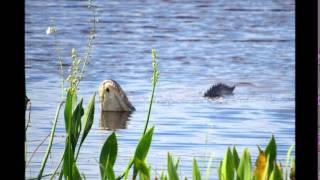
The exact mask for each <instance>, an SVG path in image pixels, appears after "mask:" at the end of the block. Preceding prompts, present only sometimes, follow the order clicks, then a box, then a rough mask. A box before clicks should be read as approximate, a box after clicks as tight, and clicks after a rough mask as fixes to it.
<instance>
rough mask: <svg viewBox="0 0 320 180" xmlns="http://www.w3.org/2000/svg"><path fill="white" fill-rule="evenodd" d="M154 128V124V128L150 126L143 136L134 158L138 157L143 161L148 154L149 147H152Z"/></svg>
mask: <svg viewBox="0 0 320 180" xmlns="http://www.w3.org/2000/svg"><path fill="white" fill-rule="evenodd" d="M153 130H154V126H153V127H152V128H150V129H149V130H148V131H147V132H146V134H144V135H143V136H142V138H141V139H140V141H139V143H138V145H137V148H136V151H135V154H134V158H137V159H139V160H141V161H143V160H144V159H145V158H146V157H147V154H148V151H149V148H150V144H151V141H152V136H153Z"/></svg>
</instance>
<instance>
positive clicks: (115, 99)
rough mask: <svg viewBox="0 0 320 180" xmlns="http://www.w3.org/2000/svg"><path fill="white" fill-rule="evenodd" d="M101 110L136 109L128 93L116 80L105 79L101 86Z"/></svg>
mask: <svg viewBox="0 0 320 180" xmlns="http://www.w3.org/2000/svg"><path fill="white" fill-rule="evenodd" d="M99 97H100V103H101V111H134V110H135V108H134V107H133V106H132V104H131V103H130V101H129V99H128V97H127V95H126V94H125V92H124V91H123V90H122V88H121V87H120V85H119V84H118V83H117V82H116V81H114V80H104V81H103V82H102V83H101V84H100V87H99Z"/></svg>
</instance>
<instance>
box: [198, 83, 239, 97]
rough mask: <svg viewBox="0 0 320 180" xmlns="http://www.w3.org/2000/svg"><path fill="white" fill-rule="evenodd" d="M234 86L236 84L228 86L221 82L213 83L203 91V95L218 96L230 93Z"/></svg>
mask: <svg viewBox="0 0 320 180" xmlns="http://www.w3.org/2000/svg"><path fill="white" fill-rule="evenodd" d="M235 87H236V86H228V85H225V84H222V83H219V84H215V85H212V87H211V88H210V89H208V90H207V92H205V93H204V97H220V96H223V95H230V94H232V92H233V90H234V89H235Z"/></svg>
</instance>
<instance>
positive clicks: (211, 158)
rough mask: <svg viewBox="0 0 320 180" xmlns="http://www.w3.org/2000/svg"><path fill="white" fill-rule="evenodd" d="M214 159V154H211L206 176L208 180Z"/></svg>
mask: <svg viewBox="0 0 320 180" xmlns="http://www.w3.org/2000/svg"><path fill="white" fill-rule="evenodd" d="M212 160H213V154H211V156H210V159H209V162H208V166H207V171H206V178H205V179H206V180H209V176H210V169H211V164H212Z"/></svg>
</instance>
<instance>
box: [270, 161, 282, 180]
mask: <svg viewBox="0 0 320 180" xmlns="http://www.w3.org/2000/svg"><path fill="white" fill-rule="evenodd" d="M273 166H274V168H273V170H272V172H271V174H270V178H269V180H282V179H283V177H282V173H281V170H280V169H279V167H278V166H277V165H276V163H274V165H273Z"/></svg>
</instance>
